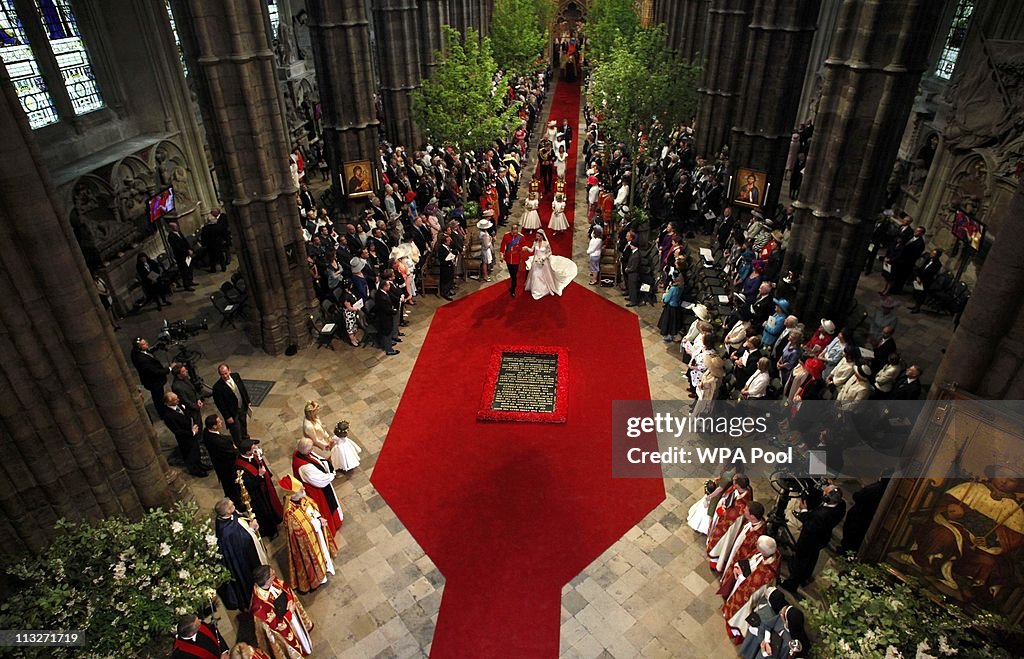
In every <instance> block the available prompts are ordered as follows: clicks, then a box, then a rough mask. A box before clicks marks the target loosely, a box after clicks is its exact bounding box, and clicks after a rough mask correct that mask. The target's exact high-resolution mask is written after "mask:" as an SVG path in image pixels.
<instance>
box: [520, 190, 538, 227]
mask: <svg viewBox="0 0 1024 659" xmlns="http://www.w3.org/2000/svg"><path fill="white" fill-rule="evenodd" d="M538 208H540V200H539V199H538V198H537V193H536V192H530V198H529V199H527V200H526V213H524V214H523V221H522V227H523V231H536V230H537V229H539V228H540V227H541V223H540V212H539V211H538V210H537V209H538Z"/></svg>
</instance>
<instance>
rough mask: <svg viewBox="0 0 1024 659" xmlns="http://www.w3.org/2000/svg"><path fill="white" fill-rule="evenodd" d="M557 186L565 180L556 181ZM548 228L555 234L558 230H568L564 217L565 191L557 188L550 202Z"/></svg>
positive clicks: (567, 223)
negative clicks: (553, 198)
mask: <svg viewBox="0 0 1024 659" xmlns="http://www.w3.org/2000/svg"><path fill="white" fill-rule="evenodd" d="M558 185H559V187H561V186H563V185H565V181H559V182H558ZM548 229H550V230H551V231H552V232H553V233H554V234H555V235H556V236H557V235H558V233H559V232H560V231H568V230H569V221H568V220H567V219H566V218H565V193H564V192H562V190H561V189H559V191H558V192H556V193H555V200H554V201H552V202H551V220H549V222H548Z"/></svg>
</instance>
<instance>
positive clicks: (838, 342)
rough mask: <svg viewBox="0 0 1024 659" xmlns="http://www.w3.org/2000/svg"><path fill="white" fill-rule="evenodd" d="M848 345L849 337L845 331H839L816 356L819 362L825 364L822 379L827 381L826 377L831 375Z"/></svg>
mask: <svg viewBox="0 0 1024 659" xmlns="http://www.w3.org/2000/svg"><path fill="white" fill-rule="evenodd" d="M848 345H851V343H850V335H849V334H848V333H847V331H846V330H839V332H838V333H836V335H835V336H834V337H833V338H832V340H831V341H829V343H828V345H827V346H825V349H824V350H822V351H821V353H819V355H818V356H819V357H820V358H821V361H823V362H825V372H824V374H823V375H822V377H824V378H826V379H828V376H829V375H831V374H832V369H834V368H835V367H836V366H838V365H839V362H841V361H842V360H843V352H844V351H845V350H846V346H848Z"/></svg>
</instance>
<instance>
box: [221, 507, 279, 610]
mask: <svg viewBox="0 0 1024 659" xmlns="http://www.w3.org/2000/svg"><path fill="white" fill-rule="evenodd" d="M215 532H216V534H217V546H218V547H220V553H221V555H222V556H223V557H224V565H226V566H227V568H228V572H230V573H231V576H232V580H231V581H229V582H228V583H227V585H226V586H225V587H224V588H221V589H220V595H221V599H223V600H224V605H225V606H226V607H227V608H229V609H232V610H240V609H243V608H245V603H246V602H248V601H249V598H250V597H251V596H252V586H253V580H252V571H253V570H255V569H256V568H258V567H259V566H261V565H266V564H268V563H269V562H270V561H268V560H267V553H266V549H265V548H264V546H263V541H262V540H260V537H259V536H258V535H257V534H256V532H255V531H253V530H252V528H250V527H249V523H248V522H247V521H246V520H245V518H244V517H242V516H241V515H239V514H238V513H237V512H235V513H232V515H231V517H230V518H224V517H220V516H218V517H217V519H216V520H215ZM228 600H232V601H228Z"/></svg>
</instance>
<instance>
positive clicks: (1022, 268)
mask: <svg viewBox="0 0 1024 659" xmlns="http://www.w3.org/2000/svg"><path fill="white" fill-rule="evenodd" d="M997 212H999V211H997ZM1001 212H1002V213H1003V214H1004V219H1002V220H1001V222H1002V224H1001V226H1004V227H1013V226H1016V225H1019V223H1020V219H1021V218H1022V217H1024V178H1021V179H1017V190H1016V193H1015V194H1014V195H1013V197H1012V198H1011V200H1010V203H1009V204H1008V205H1006V206H1004V207H1003V208H1002V210H1001ZM993 223H994V224H999V221H994V222H993ZM1005 233H1008V232H1005ZM1022 298H1024V262H1022V261H1021V258H1020V248H1019V245H1018V243H1017V241H1016V240H1014V236H1011V235H1001V236H999V238H998V239H997V240H995V242H994V243H993V245H992V250H991V251H990V252H989V253H988V256H987V257H986V258H985V263H984V264H983V265H982V267H981V273H980V274H979V276H978V283H977V284H975V286H974V291H973V292H972V294H971V301H970V302H968V303H967V308H966V309H964V313H963V316H962V317H961V319H960V325H959V327H958V328H957V330H956V333H955V334H953V340H952V341H950V343H949V346H948V347H947V348H946V354H945V356H944V357H943V358H942V363H941V364H940V365H939V370H938V372H937V373H935V377H934V378H933V379H932V382H933V383H934V386H933V387H932V391H937V390H938V389H939V388H940V387H943V386H950V385H954V384H955V385H956V387H957V389H960V390H965V391H967V392H968V393H971V394H974V395H975V396H978V397H980V398H986V399H999V400H1021V399H1022V398H1024V343H1022V341H1024V307H1021V305H1020V300H1021V299H1022Z"/></svg>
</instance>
